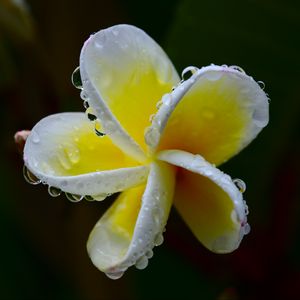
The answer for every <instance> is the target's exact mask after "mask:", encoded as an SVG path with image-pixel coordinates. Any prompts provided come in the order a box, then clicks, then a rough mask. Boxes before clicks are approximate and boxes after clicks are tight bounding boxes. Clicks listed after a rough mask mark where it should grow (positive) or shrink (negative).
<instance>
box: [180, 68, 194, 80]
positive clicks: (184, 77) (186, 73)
mask: <svg viewBox="0 0 300 300" xmlns="http://www.w3.org/2000/svg"><path fill="white" fill-rule="evenodd" d="M197 71H198V68H196V67H194V66H190V67H187V68H185V69H184V70H183V71H182V73H181V78H182V80H187V79H189V78H191V77H192V76H193V75H194V74H195V73H196V72H197Z"/></svg>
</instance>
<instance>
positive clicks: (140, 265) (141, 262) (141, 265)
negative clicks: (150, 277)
mask: <svg viewBox="0 0 300 300" xmlns="http://www.w3.org/2000/svg"><path fill="white" fill-rule="evenodd" d="M147 266H148V258H147V256H142V257H140V258H139V259H138V260H137V262H136V263H135V267H136V268H137V269H139V270H143V269H145V268H146V267H147Z"/></svg>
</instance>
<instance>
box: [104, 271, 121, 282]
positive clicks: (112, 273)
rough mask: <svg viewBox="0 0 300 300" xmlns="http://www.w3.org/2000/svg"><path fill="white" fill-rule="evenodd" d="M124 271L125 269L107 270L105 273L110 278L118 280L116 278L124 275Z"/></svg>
mask: <svg viewBox="0 0 300 300" xmlns="http://www.w3.org/2000/svg"><path fill="white" fill-rule="evenodd" d="M123 274H124V272H123V271H119V272H111V273H110V272H107V273H105V275H106V276H107V277H108V278H110V279H113V280H116V279H119V278H121V277H122V276H123Z"/></svg>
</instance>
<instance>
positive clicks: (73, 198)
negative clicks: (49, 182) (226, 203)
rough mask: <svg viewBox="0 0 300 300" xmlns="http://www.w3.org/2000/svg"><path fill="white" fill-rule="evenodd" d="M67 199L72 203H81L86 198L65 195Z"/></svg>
mask: <svg viewBox="0 0 300 300" xmlns="http://www.w3.org/2000/svg"><path fill="white" fill-rule="evenodd" d="M65 195H66V197H67V199H68V200H69V201H71V202H79V201H81V200H82V199H83V198H84V196H82V195H76V194H71V193H65Z"/></svg>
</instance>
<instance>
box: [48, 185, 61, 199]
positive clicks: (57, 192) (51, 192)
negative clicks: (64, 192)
mask: <svg viewBox="0 0 300 300" xmlns="http://www.w3.org/2000/svg"><path fill="white" fill-rule="evenodd" d="M48 193H49V195H50V196H52V197H58V196H59V195H60V194H61V189H59V188H57V187H54V186H50V185H49V186H48Z"/></svg>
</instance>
